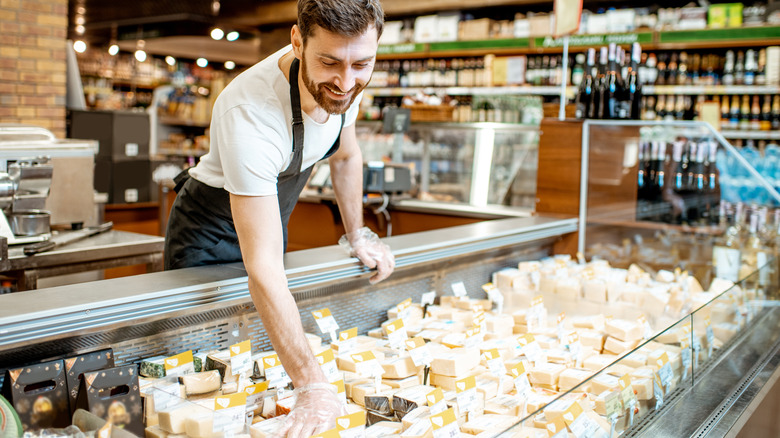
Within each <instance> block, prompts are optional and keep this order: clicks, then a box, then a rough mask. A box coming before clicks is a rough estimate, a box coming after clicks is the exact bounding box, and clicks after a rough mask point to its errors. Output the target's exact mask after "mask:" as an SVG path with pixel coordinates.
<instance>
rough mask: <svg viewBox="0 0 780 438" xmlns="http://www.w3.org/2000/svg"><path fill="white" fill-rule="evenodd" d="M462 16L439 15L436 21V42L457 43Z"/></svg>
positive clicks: (451, 14) (455, 14)
mask: <svg viewBox="0 0 780 438" xmlns="http://www.w3.org/2000/svg"><path fill="white" fill-rule="evenodd" d="M459 23H460V14H458V13H450V14H439V16H438V18H437V19H436V41H457V40H458V24H459Z"/></svg>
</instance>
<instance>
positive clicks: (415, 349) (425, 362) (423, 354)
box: [404, 336, 433, 367]
mask: <svg viewBox="0 0 780 438" xmlns="http://www.w3.org/2000/svg"><path fill="white" fill-rule="evenodd" d="M404 345H405V346H406V350H407V351H408V352H409V354H410V355H411V356H412V362H414V366H416V367H420V366H430V365H431V363H432V362H433V355H432V354H431V351H430V349H429V348H428V346H427V345H425V340H424V339H423V338H421V337H419V336H417V337H414V338H412V339H407V340H406V342H404Z"/></svg>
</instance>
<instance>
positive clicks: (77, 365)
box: [65, 348, 114, 412]
mask: <svg viewBox="0 0 780 438" xmlns="http://www.w3.org/2000/svg"><path fill="white" fill-rule="evenodd" d="M113 367H114V352H113V351H112V350H111V349H110V348H107V349H105V350H100V351H93V352H92V353H87V354H80V355H78V356H74V357H68V358H65V379H66V382H67V384H68V398H69V400H70V411H71V412H75V411H76V398H77V396H78V394H79V386H80V382H81V378H82V377H83V375H84V373H86V372H90V371H98V370H105V369H107V368H113Z"/></svg>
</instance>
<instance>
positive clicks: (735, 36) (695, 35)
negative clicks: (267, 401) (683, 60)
mask: <svg viewBox="0 0 780 438" xmlns="http://www.w3.org/2000/svg"><path fill="white" fill-rule="evenodd" d="M770 38H780V26H772V27H734V28H729V29H700V30H680V31H675V32H659V33H658V42H660V43H690V42H708V41H723V40H760V39H770Z"/></svg>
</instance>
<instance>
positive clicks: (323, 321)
mask: <svg viewBox="0 0 780 438" xmlns="http://www.w3.org/2000/svg"><path fill="white" fill-rule="evenodd" d="M311 314H312V315H314V320H315V321H316V322H317V327H319V329H320V331H321V332H322V333H334V332H335V331H336V330H338V329H339V325H338V323H337V322H336V318H334V317H333V315H331V313H330V310H328V309H327V308H326V309H321V310H315V311H314V312H311Z"/></svg>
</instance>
